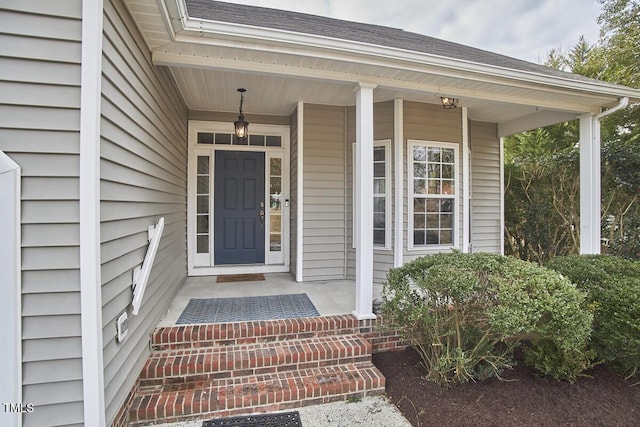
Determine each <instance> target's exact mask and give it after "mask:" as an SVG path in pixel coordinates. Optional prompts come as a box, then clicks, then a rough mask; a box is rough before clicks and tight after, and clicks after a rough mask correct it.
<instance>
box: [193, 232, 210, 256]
mask: <svg viewBox="0 0 640 427" xmlns="http://www.w3.org/2000/svg"><path fill="white" fill-rule="evenodd" d="M196 252H197V253H199V254H206V253H209V236H206V235H205V236H197V237H196Z"/></svg>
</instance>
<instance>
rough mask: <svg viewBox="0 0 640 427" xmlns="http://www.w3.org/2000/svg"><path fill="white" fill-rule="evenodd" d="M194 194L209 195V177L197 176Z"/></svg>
mask: <svg viewBox="0 0 640 427" xmlns="http://www.w3.org/2000/svg"><path fill="white" fill-rule="evenodd" d="M196 192H197V193H198V194H209V176H208V175H205V176H199V177H198V184H197V189H196Z"/></svg>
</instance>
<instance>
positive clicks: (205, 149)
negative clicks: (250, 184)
mask: <svg viewBox="0 0 640 427" xmlns="http://www.w3.org/2000/svg"><path fill="white" fill-rule="evenodd" d="M250 130H251V133H252V134H254V135H274V136H280V137H281V138H282V146H281V147H266V146H249V145H216V144H198V143H197V141H198V139H197V138H198V133H200V132H213V133H216V132H218V133H232V132H233V124H232V123H224V122H209V121H196V120H190V121H189V137H188V150H189V153H188V154H189V155H188V164H187V177H188V179H187V273H188V275H189V276H211V275H220V274H234V273H276V272H277V273H280V272H289V264H290V261H289V259H290V203H289V200H290V172H289V168H290V167H289V162H290V160H289V159H290V157H289V148H290V130H289V126H284V125H264V124H254V123H252V124H251V127H250ZM218 150H227V151H253V152H256V151H257V152H264V153H265V202H266V201H268V200H269V199H270V195H269V181H270V179H269V165H270V162H271V159H274V158H280V159H282V162H281V163H282V194H281V197H282V199H283V203H282V247H281V254H273V253H270V251H269V234H268V233H269V230H268V227H265V262H264V263H263V264H237V265H235V264H234V265H215V264H214V257H213V255H214V254H213V248H212V249H211V251H210V252H209V257H210V261H209V262H206V263H204V264H203V263H202V259H203V257H202V255H203V254H196V183H197V157H198V156H199V155H200V156H203V155H205V156H206V155H209V156H210V161H211V162H213V161H214V159H215V152H216V151H218ZM214 177H215V171H214V170H213V167H212V168H211V183H210V188H211V189H213V188H215V186H214V182H213V180H214ZM267 205H268V203H267ZM213 209H214V205H213V197H210V211H209V212H210V218H209V227H210V236H211V237H210V238H211V241H213V239H214V238H215V236H214V235H213V212H214V211H213ZM266 214H267V217H266V218H265V224H269V214H270V211H269V210H268V209H267V213H266ZM211 246H213V244H212V243H211ZM274 255H275V256H274Z"/></svg>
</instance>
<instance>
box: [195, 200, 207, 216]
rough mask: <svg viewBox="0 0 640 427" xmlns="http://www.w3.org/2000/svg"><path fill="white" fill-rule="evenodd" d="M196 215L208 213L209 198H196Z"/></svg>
mask: <svg viewBox="0 0 640 427" xmlns="http://www.w3.org/2000/svg"><path fill="white" fill-rule="evenodd" d="M197 204H198V207H197V209H196V212H197V213H209V196H198V203H197Z"/></svg>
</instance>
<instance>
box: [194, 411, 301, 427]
mask: <svg viewBox="0 0 640 427" xmlns="http://www.w3.org/2000/svg"><path fill="white" fill-rule="evenodd" d="M202 427H302V422H301V421H300V413H298V411H293V412H282V413H278V414H261V415H246V416H241V417H228V418H218V419H214V420H209V421H204V422H203V423H202Z"/></svg>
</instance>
